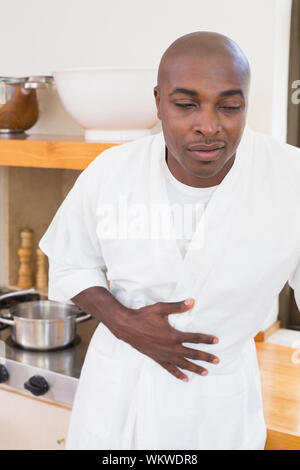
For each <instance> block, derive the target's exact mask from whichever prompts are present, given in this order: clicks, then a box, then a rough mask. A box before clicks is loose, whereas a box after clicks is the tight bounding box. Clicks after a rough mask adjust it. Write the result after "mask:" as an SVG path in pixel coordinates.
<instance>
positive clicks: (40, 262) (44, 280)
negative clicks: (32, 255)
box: [35, 248, 48, 289]
mask: <svg viewBox="0 0 300 470" xmlns="http://www.w3.org/2000/svg"><path fill="white" fill-rule="evenodd" d="M35 285H36V288H37V289H47V287H48V268H47V256H46V255H45V253H43V252H42V250H40V248H37V250H36V277H35Z"/></svg>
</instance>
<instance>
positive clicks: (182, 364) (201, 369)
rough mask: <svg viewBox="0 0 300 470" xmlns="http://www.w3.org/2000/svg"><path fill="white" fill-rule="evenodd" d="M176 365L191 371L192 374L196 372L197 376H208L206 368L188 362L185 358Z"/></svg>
mask: <svg viewBox="0 0 300 470" xmlns="http://www.w3.org/2000/svg"><path fill="white" fill-rule="evenodd" d="M176 365H177V367H180V369H186V370H190V371H191V372H194V373H195V374H198V375H207V374H208V370H207V369H205V368H204V367H201V366H198V365H197V364H194V363H193V362H190V361H187V360H186V359H184V358H182V359H181V360H179V361H177V363H176Z"/></svg>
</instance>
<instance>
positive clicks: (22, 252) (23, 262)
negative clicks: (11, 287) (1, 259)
mask: <svg viewBox="0 0 300 470" xmlns="http://www.w3.org/2000/svg"><path fill="white" fill-rule="evenodd" d="M20 235H21V247H20V248H19V249H18V256H19V263H20V264H19V270H18V287H20V288H21V289H28V288H30V287H33V269H32V246H33V231H32V230H31V229H29V228H25V229H23V230H22V231H21V234H20Z"/></svg>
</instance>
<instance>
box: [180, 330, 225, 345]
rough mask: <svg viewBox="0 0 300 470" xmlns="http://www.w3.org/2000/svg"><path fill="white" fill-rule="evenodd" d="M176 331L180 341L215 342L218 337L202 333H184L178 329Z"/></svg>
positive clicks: (217, 340)
mask: <svg viewBox="0 0 300 470" xmlns="http://www.w3.org/2000/svg"><path fill="white" fill-rule="evenodd" d="M177 331H178V330H177ZM178 333H179V334H178V340H179V341H180V343H204V344H217V343H218V342H219V338H217V337H216V336H213V335H204V334H202V333H184V332H181V331H178Z"/></svg>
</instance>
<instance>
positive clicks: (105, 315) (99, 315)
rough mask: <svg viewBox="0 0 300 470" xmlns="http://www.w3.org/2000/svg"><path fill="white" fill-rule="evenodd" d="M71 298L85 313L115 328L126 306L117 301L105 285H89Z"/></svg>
mask: <svg viewBox="0 0 300 470" xmlns="http://www.w3.org/2000/svg"><path fill="white" fill-rule="evenodd" d="M71 300H72V301H73V302H74V303H75V304H76V305H78V307H80V308H82V310H84V311H85V312H86V313H89V314H91V315H93V317H95V318H96V319H97V320H99V321H101V322H102V323H104V325H106V326H107V327H108V328H112V329H115V326H116V324H117V323H118V322H119V321H121V320H122V318H123V316H124V314H125V312H126V307H124V305H122V304H121V303H120V302H118V301H117V300H116V299H115V298H114V297H113V296H112V295H111V293H110V292H109V291H108V290H107V289H106V288H105V287H100V286H95V287H89V288H88V289H85V290H83V291H82V292H80V293H79V294H77V295H75V296H74V297H72V299H71Z"/></svg>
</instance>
